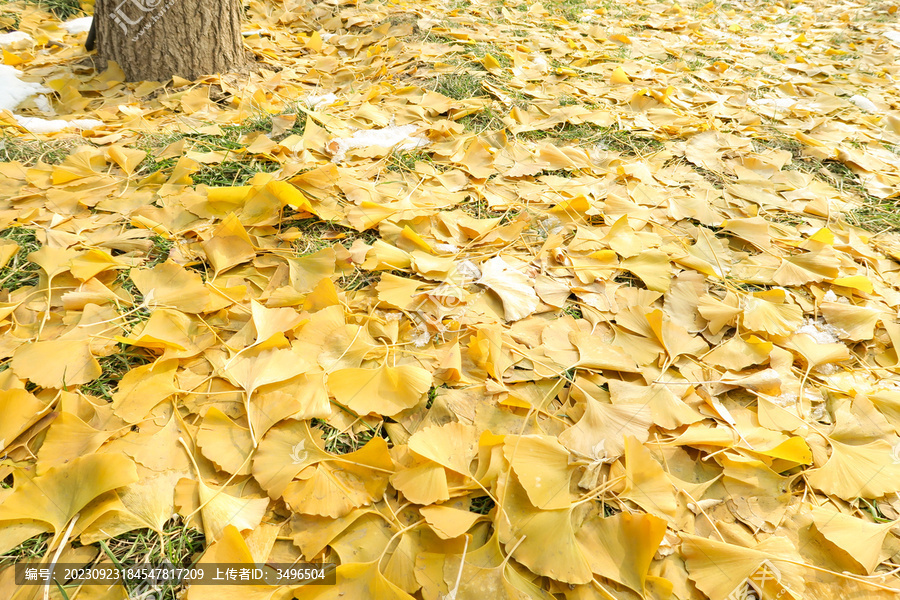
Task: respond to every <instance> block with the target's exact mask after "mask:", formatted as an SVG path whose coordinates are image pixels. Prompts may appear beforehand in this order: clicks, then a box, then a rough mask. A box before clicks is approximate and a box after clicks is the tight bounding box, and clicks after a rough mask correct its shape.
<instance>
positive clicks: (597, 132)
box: [518, 123, 665, 156]
mask: <svg viewBox="0 0 900 600" xmlns="http://www.w3.org/2000/svg"><path fill="white" fill-rule="evenodd" d="M518 137H520V138H522V139H525V140H530V141H538V140H542V139H548V140H549V139H552V140H556V141H557V142H563V143H570V144H578V145H580V146H586V145H601V147H604V148H605V149H607V150H611V151H614V152H619V153H621V154H630V155H633V156H646V155H648V154H653V153H654V152H658V151H660V150H662V149H663V148H664V147H665V144H663V142H661V141H660V140H657V139H656V138H653V137H649V136H647V135H640V134H638V133H635V132H633V131H630V130H628V129H618V128H616V127H603V126H600V125H594V124H592V123H579V124H577V125H573V124H571V123H560V124H559V125H557V126H556V127H554V128H552V129H543V130H536V131H525V132H522V133H520V134H518Z"/></svg>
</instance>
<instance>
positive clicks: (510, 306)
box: [477, 256, 540, 321]
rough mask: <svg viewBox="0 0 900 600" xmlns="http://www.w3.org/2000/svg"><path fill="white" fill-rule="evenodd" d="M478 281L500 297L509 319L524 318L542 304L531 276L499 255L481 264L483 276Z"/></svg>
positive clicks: (505, 314)
mask: <svg viewBox="0 0 900 600" xmlns="http://www.w3.org/2000/svg"><path fill="white" fill-rule="evenodd" d="M477 283H479V284H480V285H483V286H484V287H486V288H488V289H489V290H491V291H492V292H494V293H495V294H497V295H498V296H499V297H500V300H502V301H503V312H504V316H505V317H506V320H507V321H518V320H519V319H524V318H525V317H527V316H528V315H530V314H532V313H533V312H534V311H535V310H536V309H537V307H538V305H539V304H540V299H538V296H537V294H536V293H535V292H534V284H533V282H532V281H531V280H530V279H529V277H528V276H527V275H525V273H523V272H522V271H520V270H518V269H515V268H513V267H511V266H510V265H509V263H507V262H506V261H505V260H503V258H501V257H499V256H497V257H494V258H492V259H490V260H489V261H487V262H486V263H484V264H483V265H482V266H481V278H480V279H479V280H478V281H477Z"/></svg>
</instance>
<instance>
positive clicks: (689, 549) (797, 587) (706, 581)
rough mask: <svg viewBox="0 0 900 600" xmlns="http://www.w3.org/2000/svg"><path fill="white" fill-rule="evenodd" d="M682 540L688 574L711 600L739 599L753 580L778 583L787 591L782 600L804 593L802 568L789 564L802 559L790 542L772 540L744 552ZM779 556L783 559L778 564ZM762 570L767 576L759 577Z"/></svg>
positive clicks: (693, 539)
mask: <svg viewBox="0 0 900 600" xmlns="http://www.w3.org/2000/svg"><path fill="white" fill-rule="evenodd" d="M679 537H680V538H681V540H682V545H681V548H682V554H683V556H684V559H685V561H684V563H685V567H687V571H688V574H689V575H690V578H691V579H692V580H693V581H694V583H695V584H696V585H697V587H698V588H699V589H700V591H702V592H703V593H704V594H706V595H707V596H708V597H709V598H710V600H727V598H729V597H740V594H741V593H742V589H744V586H746V584H747V581H748V580H750V578H751V577H753V580H752V581H754V582H759V581H760V580H762V581H763V582H765V581H766V579H771V580H777V582H778V584H779V585H780V586H781V588H782V590H784V591H783V592H782V594H780V596H781V597H782V598H784V597H785V593H786V594H787V598H789V599H793V600H796V599H797V598H799V596H798V595H797V594H798V593H800V592H802V590H803V574H804V573H805V572H804V571H802V570H801V569H802V567H798V566H796V565H794V564H791V563H789V562H786V560H794V561H795V562H797V558H799V557H796V555H795V554H794V552H795V550H794V547H793V544H791V543H790V541H788V539H787V538H784V537H780V536H772V537H771V538H769V539H768V540H767V541H766V542H763V543H761V544H758V545H757V546H756V547H755V548H745V547H743V546H737V545H735V544H728V543H725V542H720V541H717V540H711V539H706V538H702V537H699V536H694V535H689V534H686V533H681V534H680V535H679ZM785 555H786V556H785ZM780 556H781V557H784V558H783V559H781V560H779V557H780ZM761 569H763V570H764V573H761V574H759V576H757V574H758V573H759V571H760V570H761ZM779 591H781V590H779ZM731 594H737V595H736V596H730V595H731Z"/></svg>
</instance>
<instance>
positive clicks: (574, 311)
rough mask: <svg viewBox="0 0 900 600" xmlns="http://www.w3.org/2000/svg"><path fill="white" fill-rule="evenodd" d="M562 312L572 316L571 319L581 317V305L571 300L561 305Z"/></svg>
mask: <svg viewBox="0 0 900 600" xmlns="http://www.w3.org/2000/svg"><path fill="white" fill-rule="evenodd" d="M563 312H564V313H566V314H567V315H569V316H570V317H572V318H573V319H583V318H584V315H583V314H582V312H581V307H580V306H578V305H577V304H574V303H572V302H567V303H566V305H565V306H564V307H563Z"/></svg>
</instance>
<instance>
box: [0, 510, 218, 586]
mask: <svg viewBox="0 0 900 600" xmlns="http://www.w3.org/2000/svg"><path fill="white" fill-rule="evenodd" d="M51 537H52V536H51V535H50V534H48V533H47V534H41V535H38V536H35V537H33V538H30V539H28V540H25V541H24V542H22V543H21V544H19V545H18V546H16V547H15V548H13V549H12V550H10V551H9V552H6V553H5V554H3V555H0V566H7V565H13V564H15V563H18V562H21V561H27V560H35V559H40V558H47V543H48V542H49V540H50V538H51ZM74 545H75V546H76V547H77V546H78V545H79V544H78V542H74ZM93 545H94V546H96V547H97V548H98V550H99V555H98V557H97V559H96V561H95V563H97V562H101V561H103V562H106V563H107V564H108V563H109V562H110V561H111V562H112V563H113V564H115V565H117V566H121V567H131V566H135V565H139V564H148V563H149V564H153V565H166V564H171V565H172V566H175V567H190V566H191V565H193V564H194V563H195V562H196V560H197V559H198V558H199V556H200V553H201V552H202V551H203V550H204V536H203V533H202V532H200V531H198V530H196V529H193V528H190V527H187V526H185V525H184V524H183V523H182V522H181V519H180V517H176V518H174V519H172V520H171V521H169V522H168V523H166V525H165V526H164V527H163V531H162V535H160V534H159V533H157V532H155V531H153V530H150V529H136V530H134V531H129V532H127V533H124V534H122V535H119V536H116V537H114V538H112V539H109V540H104V541H101V542H97V543H96V544H93ZM125 588H126V590H127V592H128V597H129V598H138V597H140V598H144V599H145V600H148V599H149V598H151V597H152V598H154V600H176V599H177V598H179V597H181V595H182V594H183V591H184V590H183V586H181V585H161V586H158V587H156V588H155V589H151V588H148V587H147V586H145V585H142V583H141V582H126V584H125ZM62 589H63V591H64V593H66V594H69V595H74V594H73V592H74V591H75V586H74V584H70V585H68V586H65V585H64V586H62ZM147 593H152V594H153V595H152V596H149V595H141V594H147Z"/></svg>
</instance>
